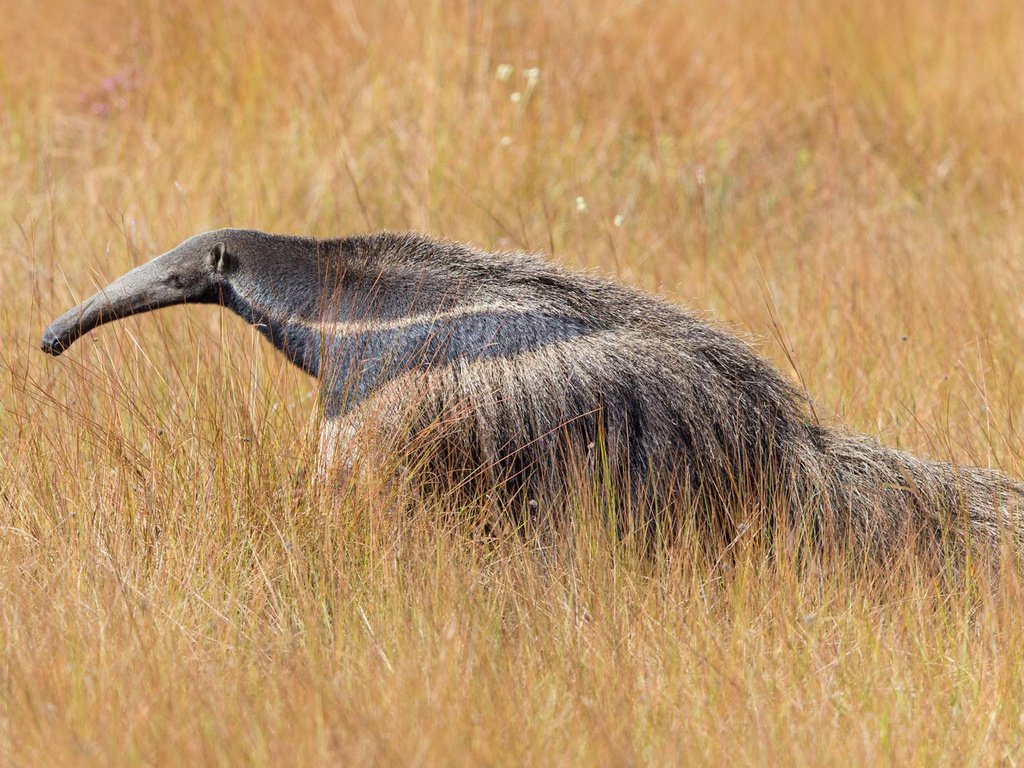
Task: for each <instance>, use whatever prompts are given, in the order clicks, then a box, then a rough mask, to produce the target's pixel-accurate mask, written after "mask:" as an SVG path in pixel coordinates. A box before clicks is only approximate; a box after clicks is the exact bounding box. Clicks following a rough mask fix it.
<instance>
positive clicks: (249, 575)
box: [0, 0, 1024, 766]
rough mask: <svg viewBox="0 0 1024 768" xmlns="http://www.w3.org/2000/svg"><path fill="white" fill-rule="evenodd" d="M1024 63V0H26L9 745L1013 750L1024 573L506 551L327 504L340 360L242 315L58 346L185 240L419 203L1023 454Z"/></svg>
mask: <svg viewBox="0 0 1024 768" xmlns="http://www.w3.org/2000/svg"><path fill="white" fill-rule="evenodd" d="M510 6H514V8H513V7H510ZM282 8H287V9H288V10H281V9H282ZM1022 50H1024V5H1021V4H1020V3H1019V2H1018V0H989V2H985V3H970V2H966V0H964V1H960V0H956V1H955V2H950V3H932V4H925V3H920V2H916V0H898V1H896V2H893V0H866V1H865V2H859V3H848V4H844V5H843V6H842V8H841V9H840V8H839V7H836V6H834V5H833V4H828V3H815V2H810V1H809V0H808V1H806V2H801V1H799V0H773V1H772V2H763V3H759V2H718V0H696V2H692V3H686V4H682V3H666V2H661V1H660V0H651V1H650V2H642V1H640V2H633V1H632V0H630V1H625V2H624V1H623V0H618V2H611V1H610V0H588V1H587V2H582V3H580V2H577V3H572V2H527V3H515V4H505V3H496V2H488V1H487V0H462V1H461V2H454V3H447V2H440V0H435V1H434V2H410V3H375V2H364V3H355V2H351V0H311V1H310V2H305V3H301V4H298V6H296V7H294V8H292V7H291V6H289V4H282V3H277V2H270V1H269V0H266V1H264V0H253V1H252V2H243V0H222V1H220V2H203V1H201V0H171V1H169V2H136V1H135V0H107V1H106V2H95V3H79V2H73V1H72V0H33V2H23V3H14V4H12V5H11V7H5V8H4V11H3V18H2V20H0V97H2V100H3V102H2V109H0V178H2V179H3V184H2V188H0V248H2V256H0V275H2V286H3V290H2V297H3V303H2V305H0V327H2V329H3V338H4V343H3V348H2V350H0V373H2V378H0V492H2V507H0V648H2V655H0V764H3V765H24V766H28V765H81V764H95V765H109V764H112V763H117V764H144V765H146V764H165V763H177V764H184V765H197V764H225V763H231V764H278V765H287V764H321V763H342V764H356V765H358V764H370V763H376V764H441V765H443V764H453V763H465V764H481V763H485V764H523V763H526V764H552V765H564V764H632V763H649V764H664V763H680V764H691V763H709V764H722V763H725V762H727V761H728V762H730V763H732V764H774V765H777V764H802V763H812V764H840V765H844V764H877V763H879V762H883V763H901V764H903V763H916V764H950V765H961V764H966V763H971V764H975V763H976V764H992V763H1001V762H1007V763H1011V764H1015V763H1018V762H1022V761H1024V655H1022V650H1021V649H1022V648H1024V615H1022V613H1021V610H1020V607H1021V599H1022V597H1024V590H1022V589H1021V586H1020V584H1019V583H1018V581H1017V580H1016V579H1015V578H1013V577H1010V576H1007V577H1005V578H1004V579H1003V580H1002V581H1001V582H1000V583H999V584H997V585H995V588H994V589H992V588H991V585H986V584H984V583H980V584H979V583H972V584H969V585H968V586H967V587H966V588H960V589H955V590H943V589H942V588H941V587H940V585H937V584H935V583H934V582H933V581H932V580H931V579H930V578H927V577H925V576H924V575H922V574H920V573H916V572H915V571H914V569H913V568H909V569H907V570H906V572H903V573H901V574H900V575H899V577H897V578H892V579H888V580H881V579H879V580H873V581H872V580H867V579H852V578H850V577H849V576H848V575H844V572H843V571H842V569H836V570H832V571H830V570H827V569H826V570H825V571H823V572H821V573H816V574H812V573H803V574H798V573H796V572H795V571H794V569H793V568H791V567H788V566H787V565H786V564H785V563H776V564H774V565H772V566H769V565H768V564H767V563H766V562H765V560H764V559H763V556H761V555H759V554H758V553H757V552H749V553H739V555H738V556H737V558H736V562H734V563H732V564H730V565H729V567H725V566H722V565H721V564H719V565H718V566H716V565H715V564H714V563H706V562H703V561H701V560H700V559H699V558H693V557H690V556H689V553H687V552H685V551H678V552H675V553H668V554H664V555H662V556H659V557H657V558H655V559H654V560H653V561H652V560H647V561H644V560H641V559H638V558H636V557H634V556H632V555H630V553H629V552H628V551H625V550H623V549H622V548H621V547H618V546H617V545H615V543H614V542H612V541H610V540H609V538H608V537H607V536H605V535H603V534H602V532H601V529H600V526H599V525H587V524H586V521H585V520H584V521H582V524H581V525H580V527H579V528H580V530H579V531H576V532H575V533H573V534H572V535H568V534H567V535H566V540H565V541H562V542H556V543H555V544H554V545H553V546H547V547H542V546H540V545H539V544H538V543H537V542H535V541H531V540H525V541H524V540H510V541H501V542H497V543H494V544H491V545H489V546H485V545H482V544H481V543H480V542H475V541H472V540H470V539H469V537H468V536H467V535H466V533H465V532H464V531H462V530H459V529H458V528H456V529H451V528H450V527H445V526H442V525H440V524H439V523H438V519H437V517H436V516H434V515H432V514H430V513H429V512H428V511H422V512H420V513H419V514H412V515H399V514H396V513H394V512H393V511H391V507H390V506H389V505H388V504H387V503H384V502H383V501H381V500H380V499H378V498H376V497H374V496H373V495H372V494H364V495H363V496H362V497H357V498H356V499H355V500H351V501H349V502H348V503H346V504H344V505H340V506H339V505H338V504H331V503H330V502H329V501H328V500H326V499H322V498H317V497H316V496H315V494H311V493H310V492H309V491H308V489H307V488H306V487H305V486H304V485H303V483H302V482H301V475H300V470H301V467H302V466H303V464H304V463H306V462H307V461H308V458H309V455H310V452H311V451H312V448H313V446H314V444H315V440H316V423H315V397H314V389H313V386H312V384H311V382H309V381H306V380H304V379H303V378H302V376H301V375H300V374H298V373H297V372H294V371H292V370H290V369H289V368H288V367H287V364H286V363H285V362H284V361H283V360H282V359H279V358H278V357H277V356H276V354H274V353H273V352H272V351H269V350H268V348H267V347H266V345H265V344H264V343H263V342H262V341H259V340H257V339H256V338H255V335H254V334H253V333H252V332H251V331H250V330H248V329H246V328H245V327H244V325H243V324H242V323H241V322H239V321H238V320H237V318H233V317H227V316H222V314H221V313H218V312H217V311H216V310H214V309H210V308H205V309H203V308H193V309H182V308H178V309H173V310H167V311H166V312H161V313H159V314H157V315H153V316H144V317H142V318H138V319H136V320H132V321H129V322H126V323H123V324H121V325H120V326H116V327H110V328H106V329H102V330H101V331H100V332H98V333H96V334H94V336H93V338H92V339H86V340H84V341H83V342H81V343H80V344H79V345H78V346H76V347H75V349H74V350H72V351H71V352H70V353H69V354H68V355H66V356H65V357H63V358H61V359H60V360H58V361H51V360H48V359H45V358H44V356H43V355H42V354H41V353H39V352H37V351H36V346H37V342H38V338H39V336H40V333H41V331H42V329H43V327H44V325H45V324H46V322H47V321H48V320H49V319H50V318H51V317H53V316H55V315H56V314H57V313H58V312H59V311H63V309H65V308H66V307H67V306H69V305H70V304H71V303H72V302H73V301H77V300H78V299H80V298H81V297H82V296H83V295H85V294H86V293H89V292H91V290H92V289H93V288H94V287H95V284H96V283H98V282H103V281H104V280H105V279H107V278H110V277H113V276H114V275H115V274H118V273H120V272H121V271H123V270H124V269H125V268H126V267H128V266H129V265H130V264H134V263H136V262H138V261H139V260H141V259H144V258H146V257H147V256H148V255H150V254H152V253H155V252H158V251H161V250H164V249H166V248H167V247H169V246H171V245H173V244H175V243H176V242H178V241H179V240H181V239H183V238H184V237H185V236H187V235H189V234H191V233H194V232H196V231H199V230H203V229H207V228H212V227H215V226H226V225H236V226H253V227H259V228H263V229H269V230H275V231H289V232H304V233H320V234H337V233H345V232H350V231H357V230H365V229H370V228H417V229H423V230H426V231H429V232H431V233H433V234H441V235H445V236H448V237H452V238H456V239H462V240H469V241H473V242H475V243H477V244H481V245H485V246H489V247H525V248H531V249H538V250H546V251H548V252H553V253H554V256H555V258H557V259H559V260H561V261H563V262H566V263H569V264H572V265H576V266H584V267H592V268H599V269H602V270H605V271H611V272H614V273H617V274H618V275H620V276H621V277H622V278H623V279H625V280H627V281H629V282H632V283H635V284H638V285H641V286H643V287H645V288H648V289H652V290H660V291H663V292H665V293H667V294H669V295H671V296H673V297H674V298H677V299H678V300H680V301H686V302H689V303H690V304H691V305H692V306H695V307H698V308H700V309H701V310H707V311H708V312H710V313H712V314H713V315H714V316H716V317H717V318H719V319H721V320H722V321H723V322H726V323H728V324H730V325H732V326H734V327H736V328H738V329H741V330H743V331H745V332H747V333H750V334H752V335H755V336H757V337H758V338H760V339H761V340H762V341H761V342H760V343H759V347H760V349H762V351H763V352H764V353H765V354H766V355H768V356H770V357H771V358H772V359H774V360H775V361H776V362H777V363H778V364H779V365H780V366H783V367H785V368H786V369H787V370H789V371H791V372H793V375H794V376H798V377H799V379H800V380H801V381H802V382H803V383H804V385H805V386H806V387H807V388H808V390H809V391H810V392H812V393H813V394H814V396H815V398H816V401H817V403H818V410H819V413H821V414H824V415H828V414H833V415H836V416H837V417H838V418H841V419H842V420H844V421H845V422H846V423H848V424H850V425H851V426H854V427H856V428H858V429H861V430H863V431H866V432H870V433H873V434H879V435H881V436H882V437H883V438H884V439H885V440H887V441H888V442H890V443H892V444H898V445H900V446H902V447H908V448H912V449H914V450H916V451H920V452H923V453H927V454H929V455H932V456H935V457H939V458H953V459H955V460H958V461H965V462H972V463H980V464H985V465H992V466H1001V467H1003V468H1005V469H1006V470H1008V471H1011V472H1014V473H1016V474H1018V475H1021V474H1024V456H1022V453H1021V450H1020V446H1021V436H1020V434H1019V433H1018V430H1019V425H1020V423H1021V418H1022V415H1024V388H1022V386H1021V373H1020V371H1019V366H1018V359H1019V355H1020V350H1021V349H1022V348H1024V318H1022V316H1021V302H1020V299H1019V297H1018V294H1019V292H1020V288H1021V286H1024V234H1022V233H1024V229H1022V224H1021V222H1022V216H1021V208H1022V203H1024V131H1022V130H1021V127H1022V126H1024V98H1022V93H1021V85H1020V84H1021V82H1022V80H1024V67H1022V61H1024V58H1022V57H1021V51H1022ZM502 64H510V65H511V66H512V67H513V68H514V69H513V70H512V72H511V74H510V75H509V76H508V78H507V79H502V78H500V77H499V76H498V67H499V65H502ZM532 68H537V71H536V72H533V73H532V74H531V72H530V70H531V69H532ZM516 94H518V96H516ZM578 198H581V199H582V200H581V202H580V203H579V204H578V203H577V199H578ZM581 209H584V210H581ZM618 217H621V218H618Z"/></svg>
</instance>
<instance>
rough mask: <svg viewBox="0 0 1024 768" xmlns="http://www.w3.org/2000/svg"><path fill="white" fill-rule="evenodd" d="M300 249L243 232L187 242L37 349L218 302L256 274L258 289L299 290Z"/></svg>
mask: <svg viewBox="0 0 1024 768" xmlns="http://www.w3.org/2000/svg"><path fill="white" fill-rule="evenodd" d="M304 243H306V244H308V243H309V241H305V240H303V239H302V238H290V237H285V236H277V235H268V234H265V233H263V232H256V231H252V230H244V229H219V230H215V231H212V232H205V233H203V234H201V235H196V236H195V237H191V238H189V239H188V240H186V241H185V242H183V243H182V244H181V245H179V246H177V247H176V248H173V249H171V250H170V251H168V252H167V253H164V254H162V255H160V256H157V257H156V258H154V259H153V260H151V261H148V262H146V263H145V264H143V265H141V266H139V267H136V268H135V269H133V270H131V271H130V272H128V273H127V274H125V275H122V276H121V277H119V278H118V279H117V280H115V281H114V282H112V283H111V284H110V285H108V286H107V287H106V288H104V289H102V290H101V291H99V293H97V294H96V295H95V296H92V297H91V298H89V299H86V300H85V301H83V302H82V303H81V304H79V305H78V306H77V307H74V308H72V309H70V310H68V311H67V312H65V313H64V314H63V315H61V316H60V317H58V318H57V319H56V320H54V321H53V323H51V324H50V327H49V328H47V329H46V332H45V333H44V334H43V340H42V349H43V351H44V352H48V353H49V354H51V355H59V354H61V353H62V352H64V350H66V349H67V348H68V347H70V346H71V345H72V344H73V343H74V342H75V341H76V340H77V339H78V338H79V337H80V336H82V335H83V334H85V333H88V332H89V331H91V330H92V329H93V328H96V327H97V326H100V325H103V324H104V323H109V322H111V321H112V320H118V319H120V318H123V317H128V316H130V315H136V314H139V313H140V312H149V311H150V310H154V309H160V308H161V307H169V306H173V305H175V304H210V303H218V302H222V301H224V298H225V295H226V294H230V293H231V291H232V290H236V289H241V288H243V287H251V286H252V285H253V284H254V280H255V277H256V275H257V274H258V275H259V276H260V278H261V279H260V282H261V283H263V284H271V285H273V284H274V283H275V282H278V284H280V282H279V281H281V282H284V283H285V284H287V285H291V286H294V288H296V289H301V288H302V286H301V282H302V279H301V275H302V272H303V271H304V270H300V269H296V264H297V263H298V262H299V261H300V260H301V258H300V255H301V253H302V251H303V250H305V249H304V248H303V247H302V246H303V244H304ZM285 278H290V279H285ZM247 292H248V291H247Z"/></svg>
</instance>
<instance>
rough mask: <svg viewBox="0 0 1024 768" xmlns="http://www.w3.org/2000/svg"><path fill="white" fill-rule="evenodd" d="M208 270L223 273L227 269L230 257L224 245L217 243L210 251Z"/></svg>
mask: <svg viewBox="0 0 1024 768" xmlns="http://www.w3.org/2000/svg"><path fill="white" fill-rule="evenodd" d="M209 258H210V268H211V269H213V271H214V272H224V271H225V270H227V268H228V264H229V263H230V257H229V256H228V249H227V248H226V247H225V245H224V243H217V244H216V245H215V246H213V248H212V249H210V256H209Z"/></svg>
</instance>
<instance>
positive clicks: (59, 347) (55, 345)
mask: <svg viewBox="0 0 1024 768" xmlns="http://www.w3.org/2000/svg"><path fill="white" fill-rule="evenodd" d="M39 346H40V349H42V350H43V352H45V353H46V354H48V355H53V356H54V357H57V355H59V354H60V353H61V352H63V351H64V350H65V349H66V347H65V346H64V342H63V341H62V340H61V338H60V336H58V335H57V334H56V333H54V332H53V331H51V330H50V329H49V328H47V329H46V333H44V334H43V341H42V343H41V344H40V345H39Z"/></svg>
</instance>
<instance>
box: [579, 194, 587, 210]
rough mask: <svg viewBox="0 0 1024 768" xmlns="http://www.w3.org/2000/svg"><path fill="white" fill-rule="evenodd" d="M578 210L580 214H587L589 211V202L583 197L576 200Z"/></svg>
mask: <svg viewBox="0 0 1024 768" xmlns="http://www.w3.org/2000/svg"><path fill="white" fill-rule="evenodd" d="M576 210H577V211H579V212H580V213H585V212H586V210H587V201H586V200H584V199H583V196H582V195H580V196H579V197H577V198H576Z"/></svg>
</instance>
